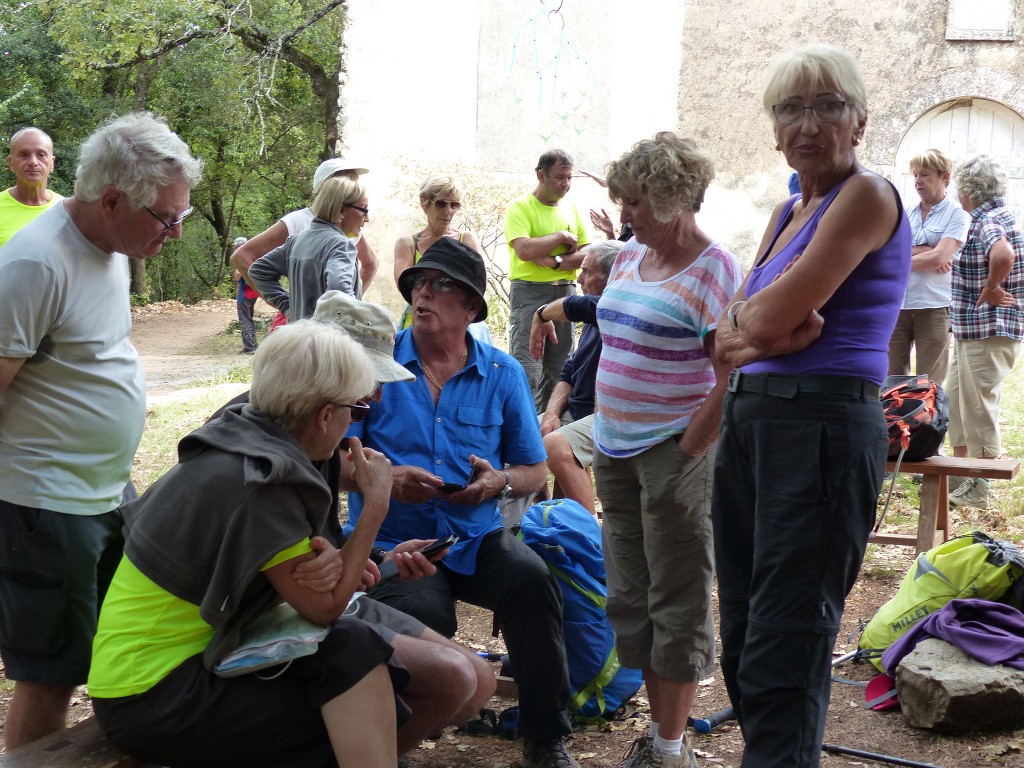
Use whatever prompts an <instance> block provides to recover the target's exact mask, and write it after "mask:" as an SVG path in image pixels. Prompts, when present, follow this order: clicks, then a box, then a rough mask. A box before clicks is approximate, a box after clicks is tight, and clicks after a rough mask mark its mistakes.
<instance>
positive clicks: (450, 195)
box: [395, 173, 491, 344]
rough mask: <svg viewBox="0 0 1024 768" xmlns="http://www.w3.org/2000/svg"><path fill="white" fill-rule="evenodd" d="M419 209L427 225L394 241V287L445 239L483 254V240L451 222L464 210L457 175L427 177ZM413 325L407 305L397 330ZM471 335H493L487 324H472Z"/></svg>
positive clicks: (444, 174)
mask: <svg viewBox="0 0 1024 768" xmlns="http://www.w3.org/2000/svg"><path fill="white" fill-rule="evenodd" d="M420 206H421V207H422V208H423V212H424V213H425V214H426V215H427V226H426V227H424V228H423V229H421V230H420V231H419V232H416V233H414V234H411V235H402V236H401V237H400V238H398V240H396V241H395V285H396V286H397V285H398V284H399V282H398V281H399V278H400V277H401V276H402V273H403V272H405V270H407V269H408V268H409V267H411V266H412V265H413V264H415V263H416V262H418V261H419V260H420V256H421V255H423V254H424V253H426V250H427V248H429V247H430V246H432V245H433V244H434V243H436V242H437V241H438V240H440V239H441V238H442V237H451V238H454V239H456V240H458V241H459V242H460V243H465V244H466V245H468V246H469V247H470V248H472V249H473V250H474V251H476V252H477V253H479V254H481V255H482V254H483V252H484V250H483V248H482V247H481V246H480V241H479V240H478V239H477V237H476V235H474V234H473V233H472V232H470V231H468V230H460V229H456V228H455V227H454V226H452V222H453V221H454V220H455V217H456V216H457V215H458V213H459V211H460V210H462V187H461V186H460V184H459V182H458V180H457V179H455V177H454V176H450V175H448V174H446V173H434V174H431V175H430V176H427V178H426V179H424V180H423V183H422V184H421V185H420ZM410 325H412V315H411V314H410V312H409V307H408V306H406V308H405V311H404V312H403V314H402V319H401V320H400V321H399V323H398V330H402V329H404V328H408V327H409V326H410ZM469 332H470V333H472V334H473V336H474V337H476V338H477V339H479V340H480V341H485V342H487V343H488V344H490V342H491V337H490V332H489V331H488V330H487V324H486V323H473V324H472V325H470V326H469Z"/></svg>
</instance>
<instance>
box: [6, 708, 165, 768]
mask: <svg viewBox="0 0 1024 768" xmlns="http://www.w3.org/2000/svg"><path fill="white" fill-rule="evenodd" d="M148 765H149V763H146V762H143V761H142V760H139V759H138V758H135V757H129V756H128V755H125V754H124V753H122V752H121V751H119V750H118V749H117V748H116V747H115V746H114V745H113V744H111V743H110V742H109V741H107V740H106V738H104V736H103V735H102V734H101V733H100V728H99V725H97V723H96V718H94V717H90V718H88V719H87V720H83V721H82V722H80V723H77V724H76V725H74V726H72V727H71V728H67V729H66V730H63V731H61V732H60V733H55V734H53V735H52V736H46V737H45V738H42V739H39V740H38V741H33V742H32V743H31V744H26V745H25V746H24V747H21V748H20V749H16V750H14V751H13V752H8V753H7V754H5V755H0V766H2V768H145V767H146V766H148Z"/></svg>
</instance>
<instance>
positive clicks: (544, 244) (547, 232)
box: [505, 149, 590, 413]
mask: <svg viewBox="0 0 1024 768" xmlns="http://www.w3.org/2000/svg"><path fill="white" fill-rule="evenodd" d="M536 171H537V188H536V189H534V190H533V191H532V192H530V193H529V194H526V195H523V196H522V197H520V198H518V199H516V200H513V201H512V202H511V203H510V204H509V206H508V209H507V210H506V211H505V242H506V243H508V252H509V261H510V266H509V279H510V280H511V281H512V290H511V292H510V294H509V301H510V304H511V318H510V324H509V352H511V354H512V356H513V357H514V358H515V359H516V360H518V361H519V363H520V364H521V365H522V366H523V369H524V370H525V371H526V377H527V380H528V381H529V383H530V390H531V391H532V392H533V400H534V404H535V406H536V408H537V412H538V413H541V412H542V411H543V410H544V406H545V404H546V403H547V401H548V397H549V396H550V395H551V390H552V389H554V386H555V384H556V383H557V382H558V377H559V375H560V374H561V372H562V365H563V364H564V363H565V359H566V358H567V357H568V356H569V353H570V352H571V351H572V345H573V333H572V324H571V323H569V322H562V323H555V332H556V334H557V336H558V341H557V343H554V344H548V345H547V346H546V347H545V350H544V357H543V359H541V360H539V361H538V360H534V359H533V358H532V357H531V355H530V326H531V323H532V321H533V314H534V313H535V312H536V311H537V309H538V308H539V307H543V306H545V305H547V304H549V303H550V302H552V301H557V300H559V299H563V298H565V297H566V296H573V295H575V293H576V282H575V281H576V270H577V269H578V268H579V266H580V263H581V262H582V261H583V256H582V255H581V254H580V252H579V249H580V248H582V247H583V246H584V245H586V244H587V243H589V242H590V238H589V236H588V235H587V230H586V228H585V227H584V225H583V218H582V217H581V216H580V212H579V210H577V208H576V206H575V205H574V204H573V203H572V202H570V201H568V200H565V199H564V198H565V196H566V195H567V194H568V192H569V187H570V186H571V185H572V171H573V161H572V157H570V156H569V154H568V153H566V152H563V151H562V150H560V149H551V150H548V151H547V152H545V153H544V154H543V155H541V156H540V160H539V161H538V162H537V168H536Z"/></svg>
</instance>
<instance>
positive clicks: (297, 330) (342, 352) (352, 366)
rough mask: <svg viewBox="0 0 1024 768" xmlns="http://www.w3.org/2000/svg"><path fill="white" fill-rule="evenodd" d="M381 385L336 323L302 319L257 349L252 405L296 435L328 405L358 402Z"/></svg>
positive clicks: (359, 348)
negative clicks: (308, 420) (306, 421)
mask: <svg viewBox="0 0 1024 768" xmlns="http://www.w3.org/2000/svg"><path fill="white" fill-rule="evenodd" d="M376 385H377V380H376V376H375V374H374V368H373V363H372V362H371V361H370V359H369V358H368V357H367V356H366V352H364V351H363V348H362V346H361V345H360V344H359V343H358V342H356V341H354V340H353V339H352V338H351V337H350V336H349V335H348V334H347V333H345V332H344V331H343V330H341V328H340V327H339V326H338V325H337V324H335V323H329V322H321V321H319V320H299V321H298V322H295V323H288V324H287V325H283V326H281V327H280V328H278V329H277V330H276V331H274V332H273V333H272V334H270V335H269V336H268V337H267V339H266V341H264V342H262V343H261V344H260V345H259V347H258V348H257V350H256V355H255V356H254V357H253V360H252V388H251V389H250V390H249V402H250V403H252V405H253V407H254V408H256V409H257V410H259V411H262V412H263V413H265V414H266V415H267V416H268V417H269V418H270V419H271V420H272V421H273V422H274V423H275V424H277V425H278V426H279V427H281V428H282V429H284V430H288V431H291V430H294V429H296V428H297V427H299V426H300V425H301V424H302V423H303V422H304V421H305V420H306V419H308V418H310V417H311V416H313V414H315V413H316V412H317V411H318V410H320V408H322V407H323V406H324V404H325V403H355V402H356V401H357V400H358V399H359V398H361V397H365V396H366V395H368V394H369V393H370V392H372V391H373V389H374V387H375V386H376Z"/></svg>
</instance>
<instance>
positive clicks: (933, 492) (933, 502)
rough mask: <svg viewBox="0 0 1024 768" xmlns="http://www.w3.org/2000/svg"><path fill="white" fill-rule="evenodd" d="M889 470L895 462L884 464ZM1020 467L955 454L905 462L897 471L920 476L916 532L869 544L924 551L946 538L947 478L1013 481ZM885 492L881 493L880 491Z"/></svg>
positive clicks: (882, 537) (1011, 461)
mask: <svg viewBox="0 0 1024 768" xmlns="http://www.w3.org/2000/svg"><path fill="white" fill-rule="evenodd" d="M885 468H886V471H888V472H892V471H893V470H894V469H895V468H896V462H893V461H890V462H888V463H887V464H886V465H885ZM1019 470H1020V462H1018V461H1016V460H1015V459H961V458H957V457H955V456H932V457H931V458H928V459H925V460H924V461H904V462H903V463H902V464H900V472H907V473H910V474H920V475H923V480H922V482H921V513H920V516H919V517H918V521H917V535H916V536H907V535H900V534H880V535H878V536H875V537H873V538H872V539H871V540H870V543H872V544H899V545H902V546H907V547H915V548H916V549H917V551H918V552H926V551H927V550H929V549H931V548H932V547H934V546H936V545H938V544H941V543H942V542H944V541H948V540H949V491H950V488H949V477H950V475H953V476H958V477H984V478H988V479H990V480H1012V479H1013V478H1014V477H1016V475H1017V472H1018V471H1019ZM883 493H884V492H883Z"/></svg>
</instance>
